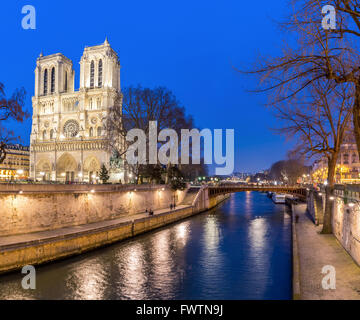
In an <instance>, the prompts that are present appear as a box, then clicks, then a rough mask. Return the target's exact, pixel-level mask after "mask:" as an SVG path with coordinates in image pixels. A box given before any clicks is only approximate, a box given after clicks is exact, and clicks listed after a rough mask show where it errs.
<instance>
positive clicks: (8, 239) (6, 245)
mask: <svg viewBox="0 0 360 320" xmlns="http://www.w3.org/2000/svg"><path fill="white" fill-rule="evenodd" d="M190 207H191V206H189V205H177V206H176V208H175V209H174V210H171V211H170V210H169V209H159V210H154V215H153V216H158V215H160V214H164V213H170V212H176V211H177V210H182V209H185V208H190ZM153 216H150V215H149V213H146V212H143V213H138V214H134V215H129V216H125V217H122V218H118V219H113V220H105V221H101V222H96V223H89V224H84V225H79V226H74V227H66V228H60V229H55V230H49V231H40V232H32V233H27V234H20V235H11V236H2V237H0V253H1V252H3V251H5V250H9V249H14V248H20V247H27V246H33V245H38V244H43V243H49V242H51V241H53V240H58V239H66V238H71V237H73V236H75V235H76V236H79V235H85V234H89V233H96V232H100V231H104V230H106V229H112V228H116V227H117V226H119V225H121V224H125V223H129V222H130V223H131V222H136V221H137V220H140V219H143V218H148V217H153Z"/></svg>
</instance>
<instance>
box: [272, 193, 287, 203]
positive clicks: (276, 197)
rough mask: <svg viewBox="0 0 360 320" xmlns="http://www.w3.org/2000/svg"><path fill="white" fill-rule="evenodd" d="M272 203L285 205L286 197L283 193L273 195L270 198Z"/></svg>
mask: <svg viewBox="0 0 360 320" xmlns="http://www.w3.org/2000/svg"><path fill="white" fill-rule="evenodd" d="M271 199H272V201H274V203H285V199H286V195H285V194H283V193H275V192H274V193H273V194H272V197H271Z"/></svg>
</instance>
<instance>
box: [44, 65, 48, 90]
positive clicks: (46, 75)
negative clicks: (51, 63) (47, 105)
mask: <svg viewBox="0 0 360 320" xmlns="http://www.w3.org/2000/svg"><path fill="white" fill-rule="evenodd" d="M47 85H48V71H47V69H45V71H44V95H47Z"/></svg>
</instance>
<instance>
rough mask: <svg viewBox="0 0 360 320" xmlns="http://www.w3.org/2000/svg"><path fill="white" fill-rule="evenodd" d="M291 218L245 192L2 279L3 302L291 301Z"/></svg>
mask: <svg viewBox="0 0 360 320" xmlns="http://www.w3.org/2000/svg"><path fill="white" fill-rule="evenodd" d="M291 265H292V264H291V219H290V215H289V213H288V209H287V208H286V206H285V205H275V204H273V203H272V201H271V200H270V199H269V198H268V197H266V194H264V193H259V192H240V193H237V194H234V195H232V196H231V198H230V199H228V200H226V201H225V202H223V203H222V204H220V205H219V206H217V207H216V208H214V209H212V210H210V211H208V212H205V213H202V214H199V215H196V216H194V217H191V218H188V219H186V220H182V221H180V222H177V223H175V224H172V225H169V226H167V227H164V228H161V229H158V230H154V231H152V232H149V233H146V234H143V235H140V236H137V237H135V238H132V239H129V240H126V241H122V242H120V243H117V244H114V245H111V246H108V247H105V248H101V249H98V250H95V251H92V252H89V253H86V254H83V255H80V256H76V257H72V258H68V259H65V260H62V261H59V262H54V263H50V264H47V265H43V266H39V267H37V268H36V289H35V290H24V289H22V287H21V279H22V277H23V276H24V275H22V274H21V272H20V271H19V272H16V273H11V274H7V275H2V276H0V299H291V291H292V286H291V276H292V271H291Z"/></svg>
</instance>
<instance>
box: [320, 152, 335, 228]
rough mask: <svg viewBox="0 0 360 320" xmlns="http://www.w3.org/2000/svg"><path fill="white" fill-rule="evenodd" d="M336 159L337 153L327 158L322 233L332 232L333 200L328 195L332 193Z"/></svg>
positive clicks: (330, 195)
mask: <svg viewBox="0 0 360 320" xmlns="http://www.w3.org/2000/svg"><path fill="white" fill-rule="evenodd" d="M336 160H337V154H333V155H332V156H331V158H330V159H329V160H328V178H327V182H328V184H327V186H326V187H325V210H324V225H323V229H322V231H321V233H323V234H330V233H332V216H333V200H330V197H332V196H333V195H334V188H335V169H336Z"/></svg>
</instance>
